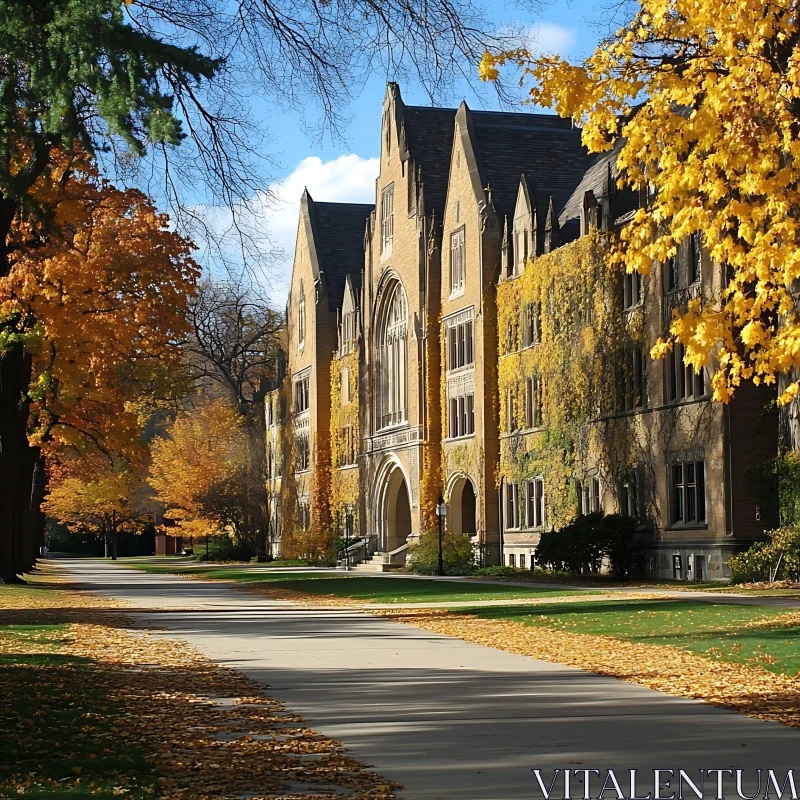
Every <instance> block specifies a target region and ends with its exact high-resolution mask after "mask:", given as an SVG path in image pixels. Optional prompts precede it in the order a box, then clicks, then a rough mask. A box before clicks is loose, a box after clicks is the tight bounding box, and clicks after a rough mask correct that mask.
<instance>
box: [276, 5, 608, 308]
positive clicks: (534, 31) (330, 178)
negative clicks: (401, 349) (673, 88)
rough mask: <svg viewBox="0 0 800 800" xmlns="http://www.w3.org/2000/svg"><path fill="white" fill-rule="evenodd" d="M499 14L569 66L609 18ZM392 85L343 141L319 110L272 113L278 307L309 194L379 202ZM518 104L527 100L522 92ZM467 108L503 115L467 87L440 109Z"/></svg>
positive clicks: (569, 11) (588, 10) (361, 111)
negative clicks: (328, 129) (326, 127)
mask: <svg viewBox="0 0 800 800" xmlns="http://www.w3.org/2000/svg"><path fill="white" fill-rule="evenodd" d="M492 9H493V11H492V13H493V15H495V16H496V17H497V19H496V22H497V24H498V26H506V25H509V26H510V25H513V26H515V27H516V28H517V29H519V28H524V29H525V30H526V31H527V33H526V39H527V40H528V42H529V47H530V49H531V50H532V51H537V52H542V53H558V54H560V55H563V56H564V57H567V58H569V59H570V60H575V59H580V58H581V57H583V56H585V55H587V54H588V53H590V52H591V51H592V49H593V48H594V45H595V44H596V42H597V39H598V37H599V35H600V33H599V27H598V26H599V24H600V23H601V22H602V19H603V16H604V12H603V9H602V8H599V7H598V6H597V4H592V3H590V2H588V0H556V2H552V3H549V4H548V5H546V6H545V7H544V8H542V10H541V12H539V13H538V14H535V15H534V14H531V13H530V12H526V11H525V10H524V9H523V8H522V7H521V6H520V5H518V4H516V2H515V0H505V5H504V3H503V2H496V3H494V4H493V6H492ZM475 69H476V70H477V65H476V66H475ZM392 77H394V76H389V75H386V74H376V75H375V76H374V77H373V78H372V79H370V81H369V82H368V83H367V84H366V86H364V87H363V89H362V90H361V91H360V92H359V93H358V95H357V96H356V97H354V99H353V101H352V103H351V105H350V106H349V108H347V109H346V111H345V116H346V117H347V118H348V119H349V123H348V124H346V125H345V126H344V128H343V130H342V131H341V135H340V136H337V137H333V136H331V135H325V136H322V137H320V136H319V135H318V134H317V133H316V131H315V129H316V128H317V127H318V124H319V120H320V114H319V110H318V109H317V108H315V107H314V106H313V104H312V105H310V106H309V108H308V110H307V111H306V112H305V115H306V116H305V119H304V118H303V116H302V115H301V113H300V112H297V111H293V110H288V111H284V112H282V113H281V114H280V115H277V116H276V115H275V113H274V111H275V110H274V109H270V119H268V120H267V123H266V129H267V136H266V142H267V143H268V144H269V147H270V154H271V156H273V157H274V159H275V166H274V167H273V169H272V170H271V172H272V178H273V183H272V184H271V185H270V189H271V191H272V193H273V195H274V196H275V198H276V199H275V201H274V202H273V203H271V204H270V206H269V207H268V208H265V209H264V212H263V214H264V227H265V230H266V233H267V235H268V236H269V239H270V242H271V245H272V247H273V248H274V249H275V250H277V251H278V252H279V255H278V256H277V257H276V258H274V259H273V260H272V261H270V262H269V263H267V262H265V265H264V269H263V271H262V273H263V275H264V278H263V279H264V281H265V283H267V284H268V285H269V289H270V294H271V295H272V297H273V299H274V300H275V302H276V303H277V304H278V305H283V303H284V302H285V295H286V287H287V283H288V279H289V276H290V271H291V257H292V252H293V249H294V244H295V235H296V229H297V213H298V208H299V201H300V196H301V195H302V192H303V189H304V188H306V187H307V188H308V190H309V192H310V193H311V195H312V197H313V198H314V199H315V200H319V201H330V202H337V201H338V202H374V180H375V177H376V176H377V170H378V165H377V156H378V152H379V147H380V122H381V114H380V108H381V103H382V101H383V95H384V91H385V85H386V81H387V79H391V78H392ZM509 77H511V75H510V76H509ZM514 81H516V76H514ZM400 86H401V92H402V95H403V99H404V100H405V102H406V103H408V104H411V105H427V104H429V102H430V101H429V98H428V97H427V95H426V94H425V92H424V90H423V89H422V88H421V87H420V86H418V85H414V84H412V83H407V82H403V81H402V80H401V81H400ZM519 97H520V99H522V98H523V97H524V92H523V91H521V90H520V92H519ZM461 100H466V101H467V103H468V104H469V105H470V107H472V108H476V109H478V108H487V109H492V108H498V107H499V104H498V101H497V98H496V97H494V96H493V92H492V90H491V88H489V87H481V86H476V85H472V86H471V85H470V84H469V83H468V82H467V81H463V82H462V83H461V84H459V85H458V86H457V87H456V91H455V93H454V96H452V97H451V98H449V99H448V100H447V101H446V102H443V103H441V105H451V106H457V105H458V104H459V102H460V101H461Z"/></svg>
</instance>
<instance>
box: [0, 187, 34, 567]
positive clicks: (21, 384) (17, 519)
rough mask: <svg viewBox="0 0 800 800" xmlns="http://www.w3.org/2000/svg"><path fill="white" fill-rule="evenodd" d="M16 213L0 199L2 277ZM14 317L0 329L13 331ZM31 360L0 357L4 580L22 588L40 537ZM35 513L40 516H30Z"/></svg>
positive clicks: (15, 351) (13, 347)
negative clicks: (31, 436)
mask: <svg viewBox="0 0 800 800" xmlns="http://www.w3.org/2000/svg"><path fill="white" fill-rule="evenodd" d="M16 212H17V205H16V203H15V202H14V201H12V200H8V199H3V198H0V277H5V276H7V275H8V273H9V271H10V269H11V261H10V258H9V251H8V241H9V234H10V231H11V225H12V223H13V220H14V217H15V215H16ZM17 322H18V320H17V319H16V318H13V317H12V318H11V319H10V320H7V321H6V322H5V323H3V325H2V326H0V331H2V330H3V329H5V330H9V329H15V326H16V325H17ZM31 369H32V359H31V356H30V355H29V354H28V353H26V352H25V348H24V347H23V345H22V343H21V342H9V343H8V344H7V346H6V348H5V350H4V351H3V352H2V353H0V580H1V581H2V582H3V583H19V582H21V578H20V575H21V574H22V573H23V572H25V571H27V570H28V569H30V567H31V566H32V565H33V563H34V562H35V560H36V545H37V541H38V536H37V535H36V532H37V530H38V526H39V524H40V521H41V520H40V517H39V514H38V511H39V506H40V504H41V500H42V497H43V496H44V483H43V482H41V481H40V480H39V479H38V476H37V472H36V470H37V464H38V463H39V459H40V455H39V451H38V449H36V448H32V447H31V446H30V444H29V443H28V413H29V409H30V398H29V397H28V387H29V385H30V381H31ZM31 509H35V511H36V512H37V513H36V514H33V513H31Z"/></svg>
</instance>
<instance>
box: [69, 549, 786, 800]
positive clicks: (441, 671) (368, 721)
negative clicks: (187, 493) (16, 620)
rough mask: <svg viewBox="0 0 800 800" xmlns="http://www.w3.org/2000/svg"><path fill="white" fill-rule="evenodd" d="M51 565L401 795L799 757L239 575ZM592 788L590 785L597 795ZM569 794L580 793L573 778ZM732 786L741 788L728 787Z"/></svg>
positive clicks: (469, 798) (773, 730)
mask: <svg viewBox="0 0 800 800" xmlns="http://www.w3.org/2000/svg"><path fill="white" fill-rule="evenodd" d="M56 567H57V569H59V570H62V571H63V572H64V573H65V575H66V576H68V577H69V578H71V579H73V580H75V581H77V582H79V583H82V584H84V585H86V586H87V587H88V588H91V589H92V590H94V591H97V592H100V593H102V594H104V595H107V596H112V597H118V598H122V599H124V600H127V601H129V602H130V603H131V604H132V605H134V606H136V607H138V608H140V609H152V610H151V611H141V612H139V614H140V615H141V617H142V619H143V620H144V621H146V622H147V623H148V624H151V625H155V626H160V627H163V628H164V629H165V630H164V635H167V636H174V637H179V638H182V639H185V640H186V641H188V642H190V643H191V644H192V645H194V646H195V647H197V648H198V649H199V650H201V651H202V652H203V653H205V654H206V655H207V656H209V657H210V658H212V659H214V660H215V661H218V662H219V663H221V664H225V665H228V666H230V667H233V668H235V669H238V670H241V671H242V672H244V673H246V674H247V675H249V676H250V677H252V678H254V679H256V680H258V681H259V682H261V683H262V684H263V685H264V686H265V687H267V690H268V692H269V694H270V695H272V696H274V697H276V698H277V699H278V700H281V701H282V702H284V703H285V704H286V705H287V706H288V707H289V708H290V709H291V710H293V711H296V712H298V713H300V714H303V715H304V716H305V717H306V718H307V719H308V721H309V723H310V724H311V725H312V726H313V727H314V728H316V729H317V730H319V731H321V732H322V733H325V734H327V735H329V736H332V737H334V738H336V739H338V740H340V741H342V742H343V743H344V744H345V745H346V746H347V748H348V749H349V750H350V752H351V753H352V754H353V755H354V756H355V757H357V758H360V759H362V760H365V761H367V762H369V763H371V764H373V765H374V767H375V769H376V771H377V772H378V773H379V774H381V775H383V776H384V777H386V778H389V779H393V780H397V781H400V782H401V783H403V784H404V785H405V787H406V788H405V790H404V791H403V792H402V793H401V795H400V796H401V797H402V798H405V800H455V799H456V798H458V800H522V798H525V800H528V799H529V798H538V797H541V792H540V791H539V789H538V786H537V784H536V783H535V779H534V777H533V775H532V773H531V769H533V768H540V769H542V770H547V772H546V773H545V774H546V775H548V776H549V775H551V774H552V773H551V772H550V770H553V769H554V768H562V769H564V768H567V769H588V768H596V769H600V770H605V769H609V768H614V769H615V770H620V771H626V770H628V769H633V768H638V769H644V770H652V769H654V768H661V769H670V768H671V769H676V770H677V769H679V768H680V769H685V770H694V772H693V773H690V774H693V775H694V776H696V775H697V772H696V770H698V769H699V768H709V769H710V768H740V769H745V770H750V771H752V770H754V769H755V768H756V767H761V768H770V767H771V768H774V769H783V770H785V769H786V768H788V767H797V761H798V755H799V754H800V730H797V729H790V728H786V727H783V726H781V725H779V724H777V723H772V722H763V721H760V720H755V719H749V718H747V717H743V716H740V715H738V714H734V713H732V712H728V711H725V710H721V709H716V708H713V707H711V706H709V705H706V704H704V703H701V702H698V701H694V700H687V699H682V698H675V697H670V696H668V695H664V694H660V693H657V692H653V691H650V690H648V689H645V688H642V687H639V686H634V685H631V684H627V683H624V682H622V681H618V680H614V679H611V678H604V677H600V676H597V675H593V674H591V673H586V672H583V671H581V670H578V669H574V668H571V667H565V666H560V665H556V664H548V663H545V662H541V661H536V660H534V659H530V658H526V657H524V656H518V655H513V654H510V653H504V652H501V651H498V650H492V649H489V648H484V647H480V646H477V645H472V644H467V643H466V642H462V641H460V640H457V639H451V638H449V637H446V636H440V635H437V634H433V633H429V632H427V631H423V630H420V629H418V628H414V627H412V626H408V625H402V624H398V623H395V622H391V621H389V620H386V619H381V618H377V617H374V616H372V615H370V614H367V613H364V612H360V611H353V610H352V609H339V608H329V607H326V608H317V607H312V606H306V605H298V604H293V603H290V602H286V601H275V600H270V599H268V598H264V597H259V596H258V595H253V594H250V593H245V592H243V591H241V590H240V589H238V588H237V587H236V586H235V585H232V584H229V583H211V582H200V581H191V580H186V579H184V578H181V577H178V576H174V575H152V574H147V573H142V572H139V571H136V570H132V569H127V568H125V567H124V566H112V565H110V564H108V563H103V562H101V561H83V560H75V561H67V560H64V561H62V562H56ZM186 608H194V609H201V610H200V611H197V610H196V611H192V612H188V611H185V610H182V609H186ZM617 774H618V775H619V773H617ZM752 774H754V773H752ZM624 775H625V776H627V772H625V773H624ZM641 776H644V778H643V782H644V784H647V782H648V780H649V782H650V785H649V787H648V788H644V789H643V791H641V792H640V793H642V794H647V792H648V791H652V773H651V772H650V773H649V774H647V773H640V787H641V785H642V777H641ZM560 785H561V787H562V788H561V791H560V792H559V793H558V795H557V796H558V797H559V798H560V797H563V784H560ZM745 785H746V786H749V785H750V782H749V781H748V782H747V783H746V784H745ZM708 788H709V792H708V794H707V796H709V797H710V796H713V792H711V791H710V789H711V787H710V786H709V787H708ZM598 791H599V786H595V785H594V783H593V784H592V793H593V796H595V797H596V796H597V792H598ZM751 793H752V792H751ZM626 795H627V788H626ZM554 796H556V795H554ZM571 796H572V797H574V798H576V800H577V799H578V798H580V797H581V796H582V786H581V784H580V782H579V779H578V778H577V777H574V778H573V779H572V793H571ZM613 796H614V793H613V792H611V793H607V794H606V797H613ZM667 796H668V794H667ZM690 796H691V795H690ZM726 796H727V797H735V796H736V793H735V788H734V787H733V786H731V787H730V793H728V792H727V791H726ZM762 796H763V788H762Z"/></svg>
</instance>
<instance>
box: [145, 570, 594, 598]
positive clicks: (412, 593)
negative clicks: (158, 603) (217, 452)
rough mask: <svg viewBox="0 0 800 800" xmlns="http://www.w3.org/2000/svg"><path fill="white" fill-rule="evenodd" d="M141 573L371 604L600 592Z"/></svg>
mask: <svg viewBox="0 0 800 800" xmlns="http://www.w3.org/2000/svg"><path fill="white" fill-rule="evenodd" d="M130 566H135V567H136V568H137V569H141V570H144V571H145V572H162V573H163V572H168V573H171V574H174V575H196V576H200V577H203V578H208V579H217V580H227V581H242V582H243V581H247V582H257V581H258V582H261V581H268V582H269V584H270V586H275V587H277V588H281V589H294V590H296V591H300V592H308V593H310V594H328V595H334V596H336V597H350V598H353V599H355V600H365V601H370V602H373V603H412V602H413V603H446V602H455V603H459V602H472V601H474V600H517V599H525V598H528V597H536V598H539V597H564V596H571V595H576V594H598V592H575V591H569V590H563V589H546V588H543V587H538V586H520V585H519V584H515V583H509V584H507V585H506V584H502V585H498V584H491V583H480V582H478V581H475V582H472V581H470V582H466V581H458V582H456V581H453V582H449V581H436V580H421V579H418V578H396V577H391V578H389V577H387V578H379V577H371V576H368V575H347V574H345V573H332V572H322V571H317V572H290V573H286V572H256V571H255V570H251V569H237V568H236V567H213V566H207V565H203V566H198V567H193V566H192V567H185V566H183V567H182V566H177V565H176V566H175V567H171V566H168V565H160V564H130Z"/></svg>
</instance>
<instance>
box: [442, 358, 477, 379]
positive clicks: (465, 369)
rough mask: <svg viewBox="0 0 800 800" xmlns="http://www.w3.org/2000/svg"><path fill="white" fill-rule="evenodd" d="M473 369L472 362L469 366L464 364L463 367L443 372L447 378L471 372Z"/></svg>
mask: <svg viewBox="0 0 800 800" xmlns="http://www.w3.org/2000/svg"><path fill="white" fill-rule="evenodd" d="M474 369H475V362H474V361H473V362H472V363H470V364H464V366H463V367H453V369H448V370H446V371H445V375H446V376H447V377H448V378H449V377H451V376H453V375H460V374H461V373H462V372H471V371H472V370H474Z"/></svg>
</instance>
